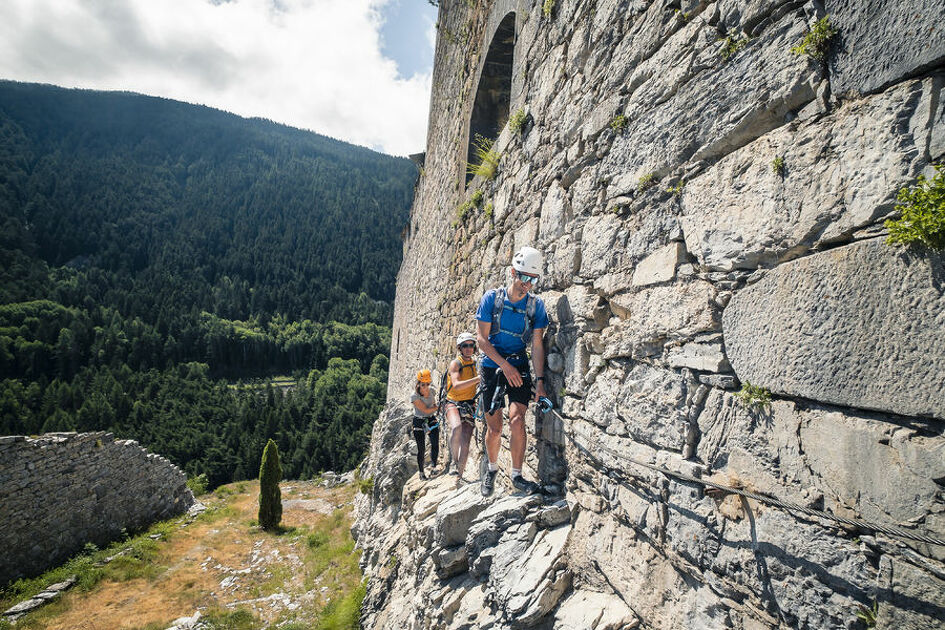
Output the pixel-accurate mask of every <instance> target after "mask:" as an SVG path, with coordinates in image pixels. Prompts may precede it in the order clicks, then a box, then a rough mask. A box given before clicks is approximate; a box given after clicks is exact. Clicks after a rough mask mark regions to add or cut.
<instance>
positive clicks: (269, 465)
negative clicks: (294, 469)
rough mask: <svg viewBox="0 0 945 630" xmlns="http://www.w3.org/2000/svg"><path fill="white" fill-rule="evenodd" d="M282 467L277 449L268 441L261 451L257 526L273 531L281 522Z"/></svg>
mask: <svg viewBox="0 0 945 630" xmlns="http://www.w3.org/2000/svg"><path fill="white" fill-rule="evenodd" d="M281 480H282V466H281V465H280V464H279V447H278V446H276V443H275V442H274V441H273V440H272V439H270V440H269V442H268V443H267V444H266V448H265V450H263V456H262V464H260V466H259V525H260V527H262V528H263V529H267V530H273V529H276V528H277V527H278V526H279V522H280V521H281V520H282V492H281V491H280V490H279V482H280V481H281Z"/></svg>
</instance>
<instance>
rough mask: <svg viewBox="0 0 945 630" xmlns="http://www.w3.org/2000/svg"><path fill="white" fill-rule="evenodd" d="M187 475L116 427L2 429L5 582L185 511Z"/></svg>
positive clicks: (1, 562) (0, 572) (0, 536)
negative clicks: (117, 435) (12, 432)
mask: <svg viewBox="0 0 945 630" xmlns="http://www.w3.org/2000/svg"><path fill="white" fill-rule="evenodd" d="M193 503H194V497H193V494H192V493H191V491H190V489H189V488H187V478H186V476H185V475H184V473H182V472H181V471H180V469H178V468H177V467H176V466H174V465H173V464H171V463H170V462H169V461H167V460H166V459H164V458H163V457H161V456H159V455H155V454H153V453H148V452H147V451H146V450H145V449H143V448H141V447H140V446H138V443H137V442H134V441H132V440H117V441H116V440H115V439H114V438H113V437H112V434H111V433H104V432H97V433H47V434H45V435H42V436H40V437H35V438H31V437H23V436H4V437H0V510H2V517H0V523H2V525H3V527H2V528H0V549H3V550H4V552H3V554H2V556H0V584H2V583H6V582H7V581H8V580H13V579H16V578H19V577H24V576H31V575H35V574H38V573H41V572H42V571H43V570H45V569H47V568H49V567H50V566H54V565H56V564H57V563H60V562H62V561H64V560H66V559H67V558H69V557H70V556H72V555H74V554H75V553H76V552H78V551H80V550H81V549H82V548H83V546H84V545H85V544H86V543H94V544H96V545H99V546H103V545H105V544H107V543H108V542H110V541H112V540H115V539H117V538H119V537H120V536H121V535H122V530H127V531H129V532H130V531H134V530H137V529H140V528H143V527H146V526H148V525H150V524H151V523H153V522H155V521H158V520H161V519H165V518H169V517H171V516H174V515H176V514H180V513H182V512H185V511H186V510H187V509H188V508H190V506H191V505H193Z"/></svg>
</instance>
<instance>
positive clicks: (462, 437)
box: [446, 332, 479, 483]
mask: <svg viewBox="0 0 945 630" xmlns="http://www.w3.org/2000/svg"><path fill="white" fill-rule="evenodd" d="M456 350H457V353H458V354H457V356H456V358H455V359H453V360H452V361H450V365H449V368H448V369H447V376H446V418H447V421H448V422H449V425H450V452H451V453H452V455H453V461H454V462H456V469H455V470H452V471H450V474H451V475H459V478H460V479H462V477H463V471H464V470H465V469H466V459H467V458H468V457H469V441H470V439H472V434H473V428H474V423H475V421H476V420H475V418H476V409H475V400H476V388H477V387H478V386H479V374H478V371H477V370H476V362H475V361H474V360H473V355H474V354H475V353H476V336H475V335H473V334H472V333H468V332H464V333H460V335H459V336H458V337H457V338H456ZM457 483H459V479H457Z"/></svg>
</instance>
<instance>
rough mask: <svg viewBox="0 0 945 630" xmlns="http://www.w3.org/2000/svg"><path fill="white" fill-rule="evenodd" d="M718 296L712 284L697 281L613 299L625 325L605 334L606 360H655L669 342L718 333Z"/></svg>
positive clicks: (649, 288)
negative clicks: (704, 333)
mask: <svg viewBox="0 0 945 630" xmlns="http://www.w3.org/2000/svg"><path fill="white" fill-rule="evenodd" d="M715 295H716V291H715V288H714V287H713V286H712V285H711V284H710V283H708V282H705V281H702V280H697V281H694V282H688V283H677V284H671V285H665V286H657V287H647V288H645V289H643V290H640V291H637V292H636V293H626V294H620V295H615V296H613V297H612V298H611V300H610V308H611V310H612V311H613V312H614V314H615V315H617V316H618V317H620V318H621V321H620V322H619V323H618V324H617V325H615V326H611V327H609V328H606V329H605V330H604V331H603V333H602V341H603V343H604V344H605V350H604V358H605V359H612V358H616V357H633V358H639V357H641V356H651V355H654V354H659V353H660V352H662V346H663V344H664V343H665V342H666V341H667V340H680V341H681V340H687V339H691V338H692V337H694V336H695V335H697V334H699V333H703V332H713V331H716V330H718V329H719V328H720V326H721V322H720V321H719V316H718V311H717V309H716V308H715V306H714V305H713V301H714V299H715Z"/></svg>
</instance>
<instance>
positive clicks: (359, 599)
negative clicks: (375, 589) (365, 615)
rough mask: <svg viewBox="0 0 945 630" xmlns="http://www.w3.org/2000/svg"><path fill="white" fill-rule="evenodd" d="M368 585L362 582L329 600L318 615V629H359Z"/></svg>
mask: <svg viewBox="0 0 945 630" xmlns="http://www.w3.org/2000/svg"><path fill="white" fill-rule="evenodd" d="M366 593H367V587H366V585H365V584H364V582H362V583H361V584H360V585H358V587H357V588H355V589H354V590H353V591H351V592H350V593H348V594H347V595H345V596H344V597H342V598H341V599H336V600H334V601H332V602H329V604H328V605H327V606H325V608H324V609H322V612H321V614H320V615H319V616H318V625H317V626H315V627H316V628H317V629H318V630H358V629H359V628H360V627H361V626H360V618H361V604H362V603H363V602H364V595H365V594H366Z"/></svg>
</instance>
